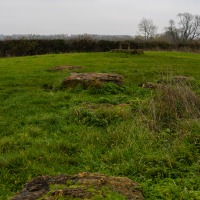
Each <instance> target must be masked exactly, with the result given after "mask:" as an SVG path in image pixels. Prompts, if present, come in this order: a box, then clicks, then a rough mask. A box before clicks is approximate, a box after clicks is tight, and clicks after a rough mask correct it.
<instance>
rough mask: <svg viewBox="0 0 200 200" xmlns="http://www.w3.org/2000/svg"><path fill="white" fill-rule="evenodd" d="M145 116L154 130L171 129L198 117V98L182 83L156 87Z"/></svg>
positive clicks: (199, 110) (199, 107) (199, 111)
mask: <svg viewBox="0 0 200 200" xmlns="http://www.w3.org/2000/svg"><path fill="white" fill-rule="evenodd" d="M143 114H144V112H143ZM145 114H146V116H147V118H146V119H147V120H148V123H149V125H150V127H151V128H153V129H154V130H157V131H160V130H161V129H163V128H169V129H173V128H175V127H176V125H178V124H179V122H181V121H182V120H187V119H188V120H191V119H198V118H199V117H200V98H199V96H197V95H196V94H195V92H194V91H193V90H192V89H191V87H190V86H189V85H188V84H186V83H183V82H179V83H176V84H172V83H167V84H163V85H158V87H157V88H156V90H155V93H154V94H153V96H152V98H151V99H150V101H149V102H148V109H147V110H146V113H145Z"/></svg>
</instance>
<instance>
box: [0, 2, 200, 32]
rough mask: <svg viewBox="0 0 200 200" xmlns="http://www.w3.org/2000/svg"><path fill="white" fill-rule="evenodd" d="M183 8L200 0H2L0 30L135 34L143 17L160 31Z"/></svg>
mask: <svg viewBox="0 0 200 200" xmlns="http://www.w3.org/2000/svg"><path fill="white" fill-rule="evenodd" d="M181 12H189V13H191V14H200V0H0V34H83V33H89V34H105V35H106V34H109V35H135V34H136V33H137V29H138V23H139V22H140V20H141V19H142V18H143V17H145V18H148V19H152V20H153V22H154V24H155V25H156V26H158V27H159V32H161V31H162V30H163V28H164V27H166V26H167V25H168V21H169V19H176V15H177V14H178V13H181Z"/></svg>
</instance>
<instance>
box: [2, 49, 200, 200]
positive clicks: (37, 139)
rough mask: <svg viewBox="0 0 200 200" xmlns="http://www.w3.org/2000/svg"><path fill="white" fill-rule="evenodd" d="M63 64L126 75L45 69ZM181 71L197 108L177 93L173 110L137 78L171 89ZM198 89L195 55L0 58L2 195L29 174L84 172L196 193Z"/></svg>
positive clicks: (164, 193)
mask: <svg viewBox="0 0 200 200" xmlns="http://www.w3.org/2000/svg"><path fill="white" fill-rule="evenodd" d="M63 65H73V66H83V67H84V68H83V69H78V70H77V72H109V73H119V74H121V75H123V76H124V79H125V83H124V85H123V86H121V87H120V86H116V85H114V84H105V85H104V86H103V87H102V88H92V87H91V88H89V89H87V90H85V89H83V88H82V87H77V88H74V89H70V88H69V89H62V88H60V85H61V82H62V80H63V79H64V78H65V77H66V76H69V75H70V73H71V71H70V70H66V71H64V72H63V71H57V72H49V71H47V69H50V68H52V67H54V66H63ZM177 75H181V76H186V77H191V79H189V81H187V83H184V85H181V86H180V88H181V90H182V89H183V91H184V92H185V93H186V92H188V90H189V89H191V91H192V94H194V95H196V96H195V98H192V99H191V102H190V97H187V98H188V99H189V100H187V102H186V103H185V104H187V103H188V102H189V104H190V105H192V106H193V107H192V108H190V105H187V108H188V109H190V110H191V112H193V111H194V113H195V114H193V113H191V112H190V110H189V111H188V113H187V108H186V109H185V108H184V109H185V110H184V109H182V104H181V103H182V102H177V104H178V105H176V106H177V111H176V113H175V114H174V115H171V114H173V113H170V112H167V109H168V107H166V108H165V107H164V106H165V105H166V104H164V103H166V102H164V100H163V102H161V103H162V104H161V103H160V102H157V99H158V98H157V97H156V98H154V97H155V95H158V94H156V91H155V90H150V89H145V88H141V87H138V84H140V83H145V82H147V81H148V82H153V83H158V84H160V83H161V84H163V83H164V84H167V85H170V86H169V87H170V88H171V87H172V88H173V89H174V85H175V87H176V84H177V83H174V82H173V80H172V79H173V77H174V76H177ZM173 84H174V85H173ZM177 88H178V87H176V88H175V89H177ZM185 88H189V89H185ZM175 89H174V90H175ZM174 90H173V91H174ZM167 91H168V90H167ZM170 91H171V90H170ZM187 94H190V93H189V92H188V93H187ZM160 95H162V92H161V93H160V94H159V95H158V96H159V97H160ZM173 95H175V94H173ZM180 95H181V92H180ZM199 95H200V54H192V53H179V52H150V51H149V52H145V53H144V55H128V54H123V53H73V54H57V55H42V56H30V57H16V58H0V199H1V197H2V199H7V197H9V196H12V195H13V194H15V193H16V192H18V191H20V190H21V189H22V187H23V186H24V184H25V183H26V181H27V180H30V179H32V178H33V177H36V176H39V175H56V174H61V173H64V174H74V173H78V172H83V171H87V172H98V173H104V174H108V175H113V176H126V177H129V178H131V179H132V180H134V181H136V182H139V183H140V185H141V187H142V190H143V195H144V197H145V199H152V200H155V199H181V200H183V199H185V200H187V199H199V197H200V191H199V188H200V181H199V180H200V176H199V172H200V156H199V155H200V154H199V153H200V152H199V150H200V144H199V142H200V118H199V115H198V114H199V113H198V111H199V110H200V104H199V101H198V98H199ZM175 96H176V95H175ZM189 96H190V95H189ZM184 97H185V96H184ZM185 98H186V97H185ZM155 99H156V100H155ZM161 99H162V98H161ZM193 99H195V100H194V101H195V103H194V104H193V102H194V101H193ZM152 102H154V104H152ZM173 102H174V101H173ZM158 103H160V104H159V105H158ZM152 105H154V106H155V107H156V106H158V107H159V106H160V107H159V108H160V109H161V110H162V109H163V110H162V113H161V112H160V111H158V110H156V108H154V110H152ZM172 106H173V105H172ZM179 108H180V109H179ZM169 109H170V108H169ZM181 109H182V110H181ZM183 110H184V112H186V113H181V112H183ZM154 111H155V112H154ZM157 113H159V116H158V114H157ZM163 113H164V114H163ZM165 118H166V119H165Z"/></svg>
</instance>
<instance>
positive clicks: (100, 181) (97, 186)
mask: <svg viewBox="0 0 200 200" xmlns="http://www.w3.org/2000/svg"><path fill="white" fill-rule="evenodd" d="M110 196H113V197H114V196H115V197H116V196H118V197H123V198H124V199H127V200H136V199H137V200H143V199H144V197H143V195H142V193H141V191H140V190H139V189H138V183H135V182H133V181H132V180H130V179H128V178H125V177H113V176H106V175H103V174H97V173H94V174H90V173H87V172H83V173H79V174H75V175H71V176H70V175H59V176H52V177H51V176H41V177H38V178H35V179H33V180H32V181H30V182H28V183H27V184H26V186H25V188H24V189H23V190H22V191H21V192H20V193H19V194H17V195H16V196H14V197H12V198H11V199H12V200H36V199H43V200H47V199H48V200H55V199H59V198H62V199H94V198H95V199H96V198H98V199H110Z"/></svg>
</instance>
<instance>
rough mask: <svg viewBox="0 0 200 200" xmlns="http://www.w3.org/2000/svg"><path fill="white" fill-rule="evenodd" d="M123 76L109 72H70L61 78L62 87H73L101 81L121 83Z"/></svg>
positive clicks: (98, 84) (96, 83)
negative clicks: (67, 75) (69, 74)
mask: <svg viewBox="0 0 200 200" xmlns="http://www.w3.org/2000/svg"><path fill="white" fill-rule="evenodd" d="M123 82H124V80H123V76H121V75H119V74H110V73H72V74H71V76H69V77H67V78H65V79H64V80H63V83H62V84H63V86H64V87H75V86H77V85H82V86H84V87H86V88H87V87H90V86H100V85H102V84H103V83H115V84H117V85H122V84H123Z"/></svg>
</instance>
